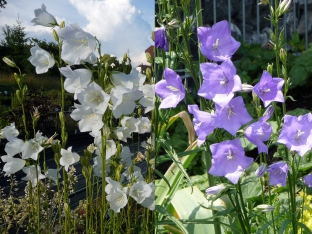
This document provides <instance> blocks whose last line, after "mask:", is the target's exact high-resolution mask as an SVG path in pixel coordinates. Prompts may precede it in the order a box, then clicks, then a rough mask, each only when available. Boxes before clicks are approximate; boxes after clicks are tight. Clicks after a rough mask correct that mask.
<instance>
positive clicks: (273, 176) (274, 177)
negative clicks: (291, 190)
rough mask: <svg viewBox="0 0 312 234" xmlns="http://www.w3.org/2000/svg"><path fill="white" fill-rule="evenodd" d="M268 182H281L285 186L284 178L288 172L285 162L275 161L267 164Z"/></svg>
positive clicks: (273, 183)
mask: <svg viewBox="0 0 312 234" xmlns="http://www.w3.org/2000/svg"><path fill="white" fill-rule="evenodd" d="M268 173H269V183H270V185H277V184H282V185H283V186H286V179H287V173H288V165H287V163H285V162H282V161H280V162H276V163H273V164H271V165H270V166H269V168H268Z"/></svg>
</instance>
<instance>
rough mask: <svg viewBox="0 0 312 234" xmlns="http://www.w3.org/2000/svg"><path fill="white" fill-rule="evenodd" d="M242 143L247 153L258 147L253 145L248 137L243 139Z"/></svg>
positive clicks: (241, 139)
mask: <svg viewBox="0 0 312 234" xmlns="http://www.w3.org/2000/svg"><path fill="white" fill-rule="evenodd" d="M240 141H241V143H242V146H243V148H244V150H245V151H250V150H253V149H255V148H256V147H257V146H255V145H254V144H252V143H251V142H250V141H248V140H247V138H246V137H241V138H240Z"/></svg>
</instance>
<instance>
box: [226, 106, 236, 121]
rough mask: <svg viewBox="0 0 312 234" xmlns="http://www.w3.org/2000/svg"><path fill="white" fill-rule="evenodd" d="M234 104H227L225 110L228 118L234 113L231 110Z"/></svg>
mask: <svg viewBox="0 0 312 234" xmlns="http://www.w3.org/2000/svg"><path fill="white" fill-rule="evenodd" d="M233 108H234V106H229V107H228V108H227V110H226V113H227V116H228V119H230V118H231V115H236V113H235V111H234V110H233Z"/></svg>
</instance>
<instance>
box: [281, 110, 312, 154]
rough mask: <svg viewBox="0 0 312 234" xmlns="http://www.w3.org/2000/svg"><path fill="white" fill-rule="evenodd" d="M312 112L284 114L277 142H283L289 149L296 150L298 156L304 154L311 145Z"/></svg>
mask: <svg viewBox="0 0 312 234" xmlns="http://www.w3.org/2000/svg"><path fill="white" fill-rule="evenodd" d="M311 130H312V114H311V113H308V114H305V115H301V116H299V117H297V116H290V115H285V116H284V125H283V127H282V130H281V133H280V135H279V137H278V139H277V142H279V143H282V144H285V145H286V147H287V148H288V149H290V150H291V151H297V153H298V154H299V155H300V156H303V155H305V153H306V152H308V151H309V150H310V149H311V146H312V135H311Z"/></svg>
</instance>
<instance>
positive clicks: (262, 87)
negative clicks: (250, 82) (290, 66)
mask: <svg viewBox="0 0 312 234" xmlns="http://www.w3.org/2000/svg"><path fill="white" fill-rule="evenodd" d="M283 84H284V80H283V79H282V78H272V76H271V74H270V73H268V72H267V71H263V73H262V76H261V79H260V82H259V83H257V84H256V85H255V86H254V88H253V91H254V92H255V93H256V94H257V96H258V97H259V98H260V99H261V100H262V101H263V104H264V106H265V107H267V106H268V105H269V104H270V103H271V102H273V101H276V102H284V96H283V93H282V91H281V89H282V87H283Z"/></svg>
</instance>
